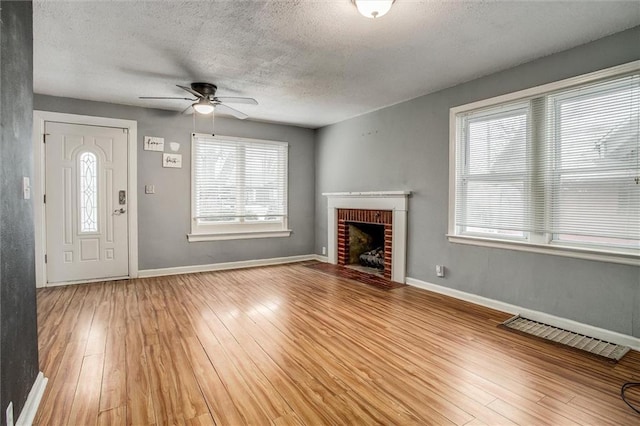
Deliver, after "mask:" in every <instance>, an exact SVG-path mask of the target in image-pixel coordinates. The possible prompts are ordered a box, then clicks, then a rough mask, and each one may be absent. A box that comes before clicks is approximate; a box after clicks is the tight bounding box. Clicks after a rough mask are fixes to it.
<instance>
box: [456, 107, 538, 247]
mask: <svg viewBox="0 0 640 426" xmlns="http://www.w3.org/2000/svg"><path fill="white" fill-rule="evenodd" d="M528 111H529V107H528V103H526V104H524V105H523V104H520V105H518V106H511V107H509V109H506V110H505V108H504V107H499V108H496V109H495V110H493V111H481V112H478V113H476V114H471V115H470V116H468V117H467V118H466V119H465V121H464V124H463V125H464V126H465V135H466V136H465V141H464V142H465V146H464V150H463V152H464V153H465V157H464V158H465V160H464V163H463V164H462V165H461V166H462V173H461V176H459V180H458V183H457V194H458V203H457V206H458V210H457V212H456V221H457V225H458V229H460V231H461V232H466V233H486V234H491V236H495V235H497V234H499V235H504V236H508V237H518V238H522V237H524V236H525V231H526V228H527V226H526V225H527V223H528V219H527V216H528V213H527V211H526V204H527V194H526V193H525V186H526V182H527V176H528V171H527V152H528V133H529V132H528V129H527V123H528ZM458 164H460V163H458Z"/></svg>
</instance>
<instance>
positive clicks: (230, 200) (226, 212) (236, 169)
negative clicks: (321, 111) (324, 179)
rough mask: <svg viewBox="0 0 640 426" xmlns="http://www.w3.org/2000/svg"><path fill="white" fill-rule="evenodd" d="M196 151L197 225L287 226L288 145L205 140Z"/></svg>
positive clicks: (201, 138)
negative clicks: (262, 224)
mask: <svg viewBox="0 0 640 426" xmlns="http://www.w3.org/2000/svg"><path fill="white" fill-rule="evenodd" d="M193 147H194V148H193V149H194V197H195V200H194V205H195V210H196V212H195V216H196V218H197V219H196V225H215V224H219V225H222V224H224V225H229V226H232V225H234V226H236V225H237V226H242V225H243V224H245V223H252V224H254V225H257V224H259V223H265V225H267V226H270V225H276V226H277V225H278V224H280V225H284V224H285V223H286V221H285V217H286V216H285V215H286V211H287V200H286V195H287V146H286V144H280V143H267V142H261V141H253V140H251V141H243V140H235V139H229V140H227V139H224V138H221V137H213V138H212V137H206V136H204V135H203V136H195V137H194V144H193ZM218 229H222V228H218ZM254 229H256V228H254Z"/></svg>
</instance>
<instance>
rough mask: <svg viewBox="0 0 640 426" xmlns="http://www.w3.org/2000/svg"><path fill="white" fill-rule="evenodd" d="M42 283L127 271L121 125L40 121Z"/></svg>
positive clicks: (118, 274)
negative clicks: (43, 135) (42, 123)
mask: <svg viewBox="0 0 640 426" xmlns="http://www.w3.org/2000/svg"><path fill="white" fill-rule="evenodd" d="M45 133H46V138H45V141H46V142H45V169H46V170H45V196H46V202H45V215H46V239H47V241H46V253H47V263H46V270H47V271H46V274H47V282H49V283H61V282H71V281H91V280H99V279H109V278H120V277H126V276H128V275H129V247H128V227H127V203H128V194H127V188H128V174H127V170H128V167H127V161H128V159H127V152H128V146H127V144H128V135H127V132H126V130H125V129H118V128H112V127H99V126H88V125H78V124H67V123H57V122H46V123H45Z"/></svg>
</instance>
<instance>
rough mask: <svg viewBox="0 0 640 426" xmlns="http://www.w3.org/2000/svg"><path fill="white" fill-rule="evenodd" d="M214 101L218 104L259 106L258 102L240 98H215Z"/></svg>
mask: <svg viewBox="0 0 640 426" xmlns="http://www.w3.org/2000/svg"><path fill="white" fill-rule="evenodd" d="M213 100H214V101H218V102H227V103H230V104H247V105H258V101H256V100H255V99H253V98H239V97H237V96H222V97H215V98H214V99H213Z"/></svg>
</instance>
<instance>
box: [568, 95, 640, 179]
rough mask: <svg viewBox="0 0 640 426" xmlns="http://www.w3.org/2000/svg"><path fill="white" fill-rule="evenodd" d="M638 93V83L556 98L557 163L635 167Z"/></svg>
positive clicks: (577, 165) (636, 159)
mask: <svg viewBox="0 0 640 426" xmlns="http://www.w3.org/2000/svg"><path fill="white" fill-rule="evenodd" d="M639 95H640V91H639V88H638V87H633V88H629V87H627V88H621V89H615V88H609V87H606V86H605V87H603V88H602V89H601V91H596V92H595V93H593V94H591V95H589V94H586V95H577V96H576V98H569V99H561V100H559V101H556V103H557V107H556V125H557V126H558V128H559V132H558V139H557V142H558V146H557V150H558V153H559V164H558V166H559V167H560V168H562V169H570V168H581V169H583V168H590V167H607V168H636V167H637V166H638V151H637V148H638V104H639V102H638V96H639Z"/></svg>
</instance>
